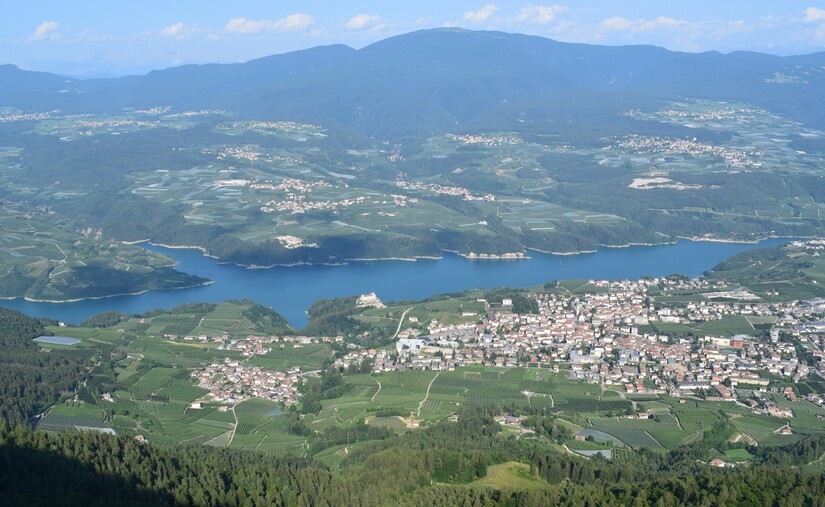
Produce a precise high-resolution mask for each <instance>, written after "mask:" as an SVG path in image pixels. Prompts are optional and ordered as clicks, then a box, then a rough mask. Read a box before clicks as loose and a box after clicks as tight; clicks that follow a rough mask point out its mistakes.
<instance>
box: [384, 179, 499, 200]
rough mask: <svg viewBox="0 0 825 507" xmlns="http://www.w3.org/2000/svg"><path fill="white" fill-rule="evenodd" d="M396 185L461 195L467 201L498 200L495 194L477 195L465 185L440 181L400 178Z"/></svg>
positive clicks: (406, 188) (435, 192)
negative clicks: (416, 180)
mask: <svg viewBox="0 0 825 507" xmlns="http://www.w3.org/2000/svg"><path fill="white" fill-rule="evenodd" d="M395 186H397V187H399V188H403V189H404V190H423V191H426V192H432V193H434V194H441V195H452V196H456V197H461V198H463V199H464V200H465V201H489V202H492V201H495V200H496V196H495V195H493V194H484V195H475V194H474V193H473V192H472V191H470V190H469V189H467V188H464V187H451V186H446V185H439V184H438V183H422V182H409V181H403V180H398V181H396V182H395Z"/></svg>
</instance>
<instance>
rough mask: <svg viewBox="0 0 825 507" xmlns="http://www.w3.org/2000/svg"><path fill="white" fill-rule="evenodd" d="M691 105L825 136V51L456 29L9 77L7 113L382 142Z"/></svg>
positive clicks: (1, 94)
mask: <svg viewBox="0 0 825 507" xmlns="http://www.w3.org/2000/svg"><path fill="white" fill-rule="evenodd" d="M678 97H691V98H707V99H714V100H731V101H733V100H736V101H741V102H747V103H751V104H754V105H757V106H760V107H764V108H766V109H768V110H770V111H773V112H776V113H780V114H782V115H785V116H787V117H789V118H792V119H794V120H797V121H800V122H802V123H804V124H807V125H809V126H813V127H817V128H819V127H825V52H820V53H815V54H810V55H804V56H790V57H779V56H772V55H766V54H759V53H750V52H735V53H730V54H721V53H717V52H707V53H696V54H693V53H680V52H674V51H668V50H666V49H662V48H658V47H653V46H621V47H607V46H596V45H587V44H569V43H562V42H557V41H553V40H549V39H545V38H542V37H535V36H527V35H519V34H509V33H502V32H487V31H483V32H481V31H468V30H463V29H453V28H450V29H435V30H422V31H418V32H413V33H409V34H405V35H400V36H396V37H391V38H388V39H385V40H383V41H380V42H377V43H374V44H371V45H369V46H367V47H364V48H362V49H360V50H355V49H352V48H350V47H347V46H343V45H333V46H323V47H316V48H312V49H307V50H303V51H296V52H291V53H286V54H281V55H275V56H269V57H265V58H261V59H257V60H252V61H249V62H246V63H240V64H209V65H185V66H181V67H174V68H170V69H165V70H158V71H153V72H150V73H148V74H146V75H144V76H127V77H121V78H110V79H88V80H78V79H72V78H65V77H61V76H57V75H54V74H48V73H41V72H29V71H24V70H20V69H18V68H16V67H14V66H13V65H3V66H0V107H4V106H11V107H16V108H19V109H22V110H24V111H44V110H50V109H61V110H62V111H64V112H70V111H78V112H92V111H94V112H114V111H117V110H120V109H122V108H124V107H136V108H145V107H153V106H159V105H169V106H172V107H173V108H174V109H175V110H178V111H180V110H188V109H226V110H228V111H232V112H233V113H236V114H237V115H238V116H239V117H242V118H243V117H248V118H255V119H259V120H261V119H264V120H265V119H273V120H276V119H277V120H297V121H308V122H314V123H320V124H322V125H324V126H328V127H335V126H338V127H342V128H345V129H347V130H353V131H356V132H360V133H361V134H364V135H367V136H370V137H374V138H376V139H380V140H396V139H403V138H406V137H420V136H421V135H427V134H430V133H437V132H444V131H448V130H456V129H459V128H463V129H479V130H485V129H486V130H489V129H491V128H495V129H501V128H506V127H508V126H510V125H518V126H519V128H520V129H521V130H525V129H527V130H530V129H531V128H534V129H541V128H542V127H541V125H542V124H543V123H545V122H546V121H547V120H548V119H549V120H560V121H581V119H582V118H588V117H590V118H592V117H594V116H595V117H598V116H599V115H600V111H602V110H603V109H610V110H613V109H614V108H616V107H619V106H618V105H617V104H620V105H621V106H620V107H621V109H627V108H628V107H641V108H644V107H645V106H646V105H649V104H650V103H651V101H656V100H658V99H673V98H678ZM561 106H563V107H561ZM571 106H572V107H571ZM516 122H517V123H516ZM531 125H533V127H531Z"/></svg>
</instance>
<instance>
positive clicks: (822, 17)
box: [805, 7, 825, 23]
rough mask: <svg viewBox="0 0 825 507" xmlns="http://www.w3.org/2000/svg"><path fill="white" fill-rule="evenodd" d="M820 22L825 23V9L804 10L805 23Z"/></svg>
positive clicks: (811, 8)
mask: <svg viewBox="0 0 825 507" xmlns="http://www.w3.org/2000/svg"><path fill="white" fill-rule="evenodd" d="M820 21H825V9H817V8H816V7H808V8H807V9H805V22H806V23H819V22H820Z"/></svg>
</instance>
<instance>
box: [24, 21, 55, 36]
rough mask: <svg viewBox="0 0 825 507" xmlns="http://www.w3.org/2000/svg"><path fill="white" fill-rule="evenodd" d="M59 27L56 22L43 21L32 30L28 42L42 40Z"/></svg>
mask: <svg viewBox="0 0 825 507" xmlns="http://www.w3.org/2000/svg"><path fill="white" fill-rule="evenodd" d="M59 26H60V23H58V22H57V21H44V22H42V23H40V25H38V27H37V28H35V29H34V32H32V34H31V35H29V40H43V39H45V38H46V36H47V35H49V34H50V33H51V32H54V31H55V30H57V28H58V27H59Z"/></svg>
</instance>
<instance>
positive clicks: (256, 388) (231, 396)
mask: <svg viewBox="0 0 825 507" xmlns="http://www.w3.org/2000/svg"><path fill="white" fill-rule="evenodd" d="M300 374H301V369H300V368H299V367H297V366H295V367H291V368H289V369H288V370H287V371H286V372H282V371H271V370H267V369H265V368H262V367H260V366H249V365H247V364H245V363H244V362H243V361H240V360H237V359H230V358H226V359H224V360H223V362H213V363H212V364H210V365H209V366H206V367H205V368H201V369H199V370H195V371H193V372H192V378H194V379H196V380H197V381H198V385H199V386H200V387H203V388H206V389H209V398H211V399H212V400H214V401H216V402H221V403H228V404H236V403H240V402H241V401H243V400H244V399H246V398H249V397H253V398H263V399H266V400H270V401H274V402H276V403H282V404H283V405H284V406H290V405H295V404H296V403H298V401H299V400H300V398H301V394H300V393H299V392H298V387H297V386H298V385H299V382H300V380H301V378H300ZM192 408H199V406H193V407H192Z"/></svg>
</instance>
